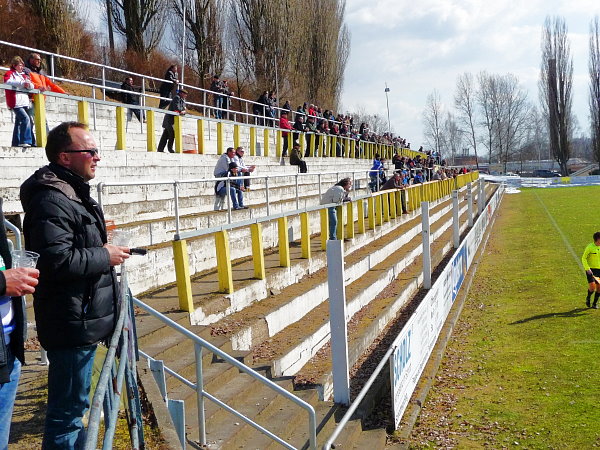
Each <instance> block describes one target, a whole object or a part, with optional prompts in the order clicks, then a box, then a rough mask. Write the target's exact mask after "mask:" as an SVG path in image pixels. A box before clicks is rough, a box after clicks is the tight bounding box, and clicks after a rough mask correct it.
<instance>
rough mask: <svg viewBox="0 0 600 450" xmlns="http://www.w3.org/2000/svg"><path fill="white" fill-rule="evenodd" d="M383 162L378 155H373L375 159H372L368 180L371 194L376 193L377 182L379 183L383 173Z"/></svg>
mask: <svg viewBox="0 0 600 450" xmlns="http://www.w3.org/2000/svg"><path fill="white" fill-rule="evenodd" d="M383 171H384V168H383V162H382V158H381V156H379V153H376V154H375V158H374V159H373V165H372V166H371V170H370V171H369V178H370V179H371V182H370V183H369V188H370V189H371V192H377V191H378V187H379V186H378V180H379V181H381V174H382V173H383Z"/></svg>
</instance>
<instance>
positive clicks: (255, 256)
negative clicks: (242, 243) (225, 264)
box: [250, 223, 266, 280]
mask: <svg viewBox="0 0 600 450" xmlns="http://www.w3.org/2000/svg"><path fill="white" fill-rule="evenodd" d="M250 238H251V239H252V262H253V263H254V278H256V279H257V280H264V279H265V278H266V275H265V254H264V251H263V249H264V247H263V238H262V225H261V224H260V223H253V224H251V225H250Z"/></svg>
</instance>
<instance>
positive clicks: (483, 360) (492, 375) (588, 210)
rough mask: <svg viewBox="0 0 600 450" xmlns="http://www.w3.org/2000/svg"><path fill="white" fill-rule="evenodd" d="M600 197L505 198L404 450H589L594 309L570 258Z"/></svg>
mask: <svg viewBox="0 0 600 450" xmlns="http://www.w3.org/2000/svg"><path fill="white" fill-rule="evenodd" d="M599 197H600V187H598V186H590V187H574V188H557V189H524V190H522V191H521V192H520V193H518V194H514V195H505V196H504V199H503V204H502V207H501V208H500V211H499V216H498V218H497V219H496V223H495V225H494V228H493V230H492V234H491V235H490V239H489V241H488V244H487V247H486V249H485V252H484V254H483V257H482V258H481V260H480V261H479V266H478V269H477V273H476V275H475V278H474V280H473V284H472V286H471V289H470V291H469V293H468V295H467V298H466V302H465V305H464V309H463V311H462V315H461V317H460V320H459V322H458V324H457V326H456V328H455V329H454V334H453V336H452V337H451V339H450V341H449V343H448V347H447V349H446V354H445V356H444V359H443V361H442V365H441V367H440V370H439V372H438V374H437V377H436V381H435V383H434V385H433V388H432V389H431V391H430V392H429V395H428V396H427V400H426V402H425V403H424V404H423V408H422V410H421V413H420V416H419V418H418V420H417V423H416V424H415V427H414V428H413V432H412V435H411V438H410V442H409V447H410V448H432V447H443V448H481V447H483V446H490V448H508V447H511V448H514V447H516V446H520V447H523V448H592V447H597V446H599V445H600V409H598V399H599V397H600V380H599V375H598V373H599V369H600V333H599V326H598V324H599V323H600V310H595V309H590V308H587V307H586V305H585V294H586V290H587V288H586V286H587V281H586V278H585V274H584V271H583V268H582V267H581V262H580V257H581V254H582V252H583V249H584V248H585V246H586V244H587V243H588V242H590V241H591V237H592V234H593V233H594V232H596V231H598V230H600V214H599V213H598V208H597V206H595V205H596V203H597V201H598V198H599Z"/></svg>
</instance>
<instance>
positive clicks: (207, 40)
mask: <svg viewBox="0 0 600 450" xmlns="http://www.w3.org/2000/svg"><path fill="white" fill-rule="evenodd" d="M184 9H185V38H186V39H185V48H186V52H185V54H186V56H187V57H188V58H189V59H188V61H189V63H190V67H192V69H193V70H194V72H195V73H196V75H197V76H198V79H199V80H200V82H201V84H202V86H201V87H202V88H207V87H208V84H209V83H210V82H209V81H208V80H209V79H210V75H211V74H220V73H221V72H222V71H223V68H224V66H225V44H224V39H223V34H224V29H225V0H174V1H173V11H174V14H173V16H172V18H171V23H172V29H173V34H174V35H175V36H176V37H177V40H178V42H179V43H180V45H179V48H181V40H182V39H183V28H182V24H183V11H184ZM186 59H187V58H186ZM188 61H186V63H188Z"/></svg>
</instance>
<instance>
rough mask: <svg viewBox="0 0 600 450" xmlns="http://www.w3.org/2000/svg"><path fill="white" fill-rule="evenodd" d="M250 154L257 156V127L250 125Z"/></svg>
mask: <svg viewBox="0 0 600 450" xmlns="http://www.w3.org/2000/svg"><path fill="white" fill-rule="evenodd" d="M250 156H256V128H255V127H250Z"/></svg>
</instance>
